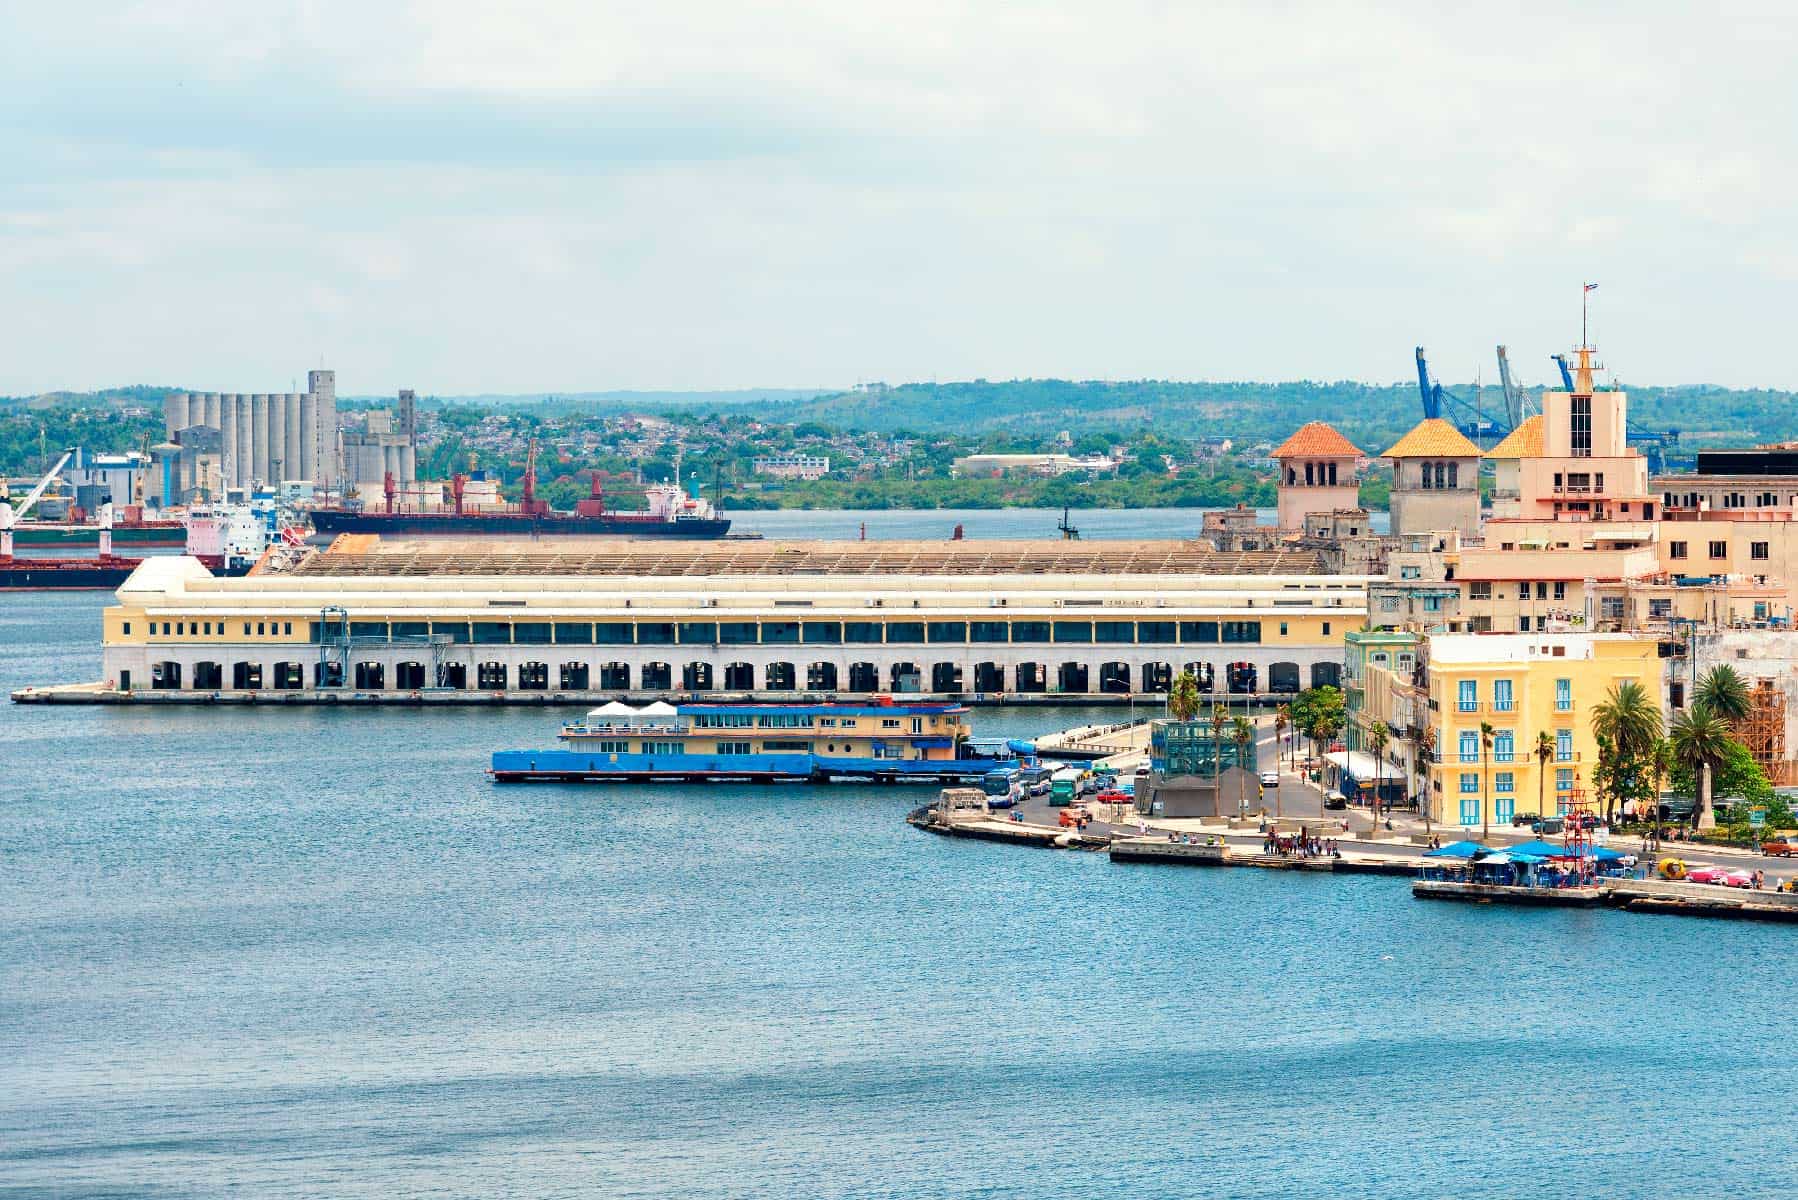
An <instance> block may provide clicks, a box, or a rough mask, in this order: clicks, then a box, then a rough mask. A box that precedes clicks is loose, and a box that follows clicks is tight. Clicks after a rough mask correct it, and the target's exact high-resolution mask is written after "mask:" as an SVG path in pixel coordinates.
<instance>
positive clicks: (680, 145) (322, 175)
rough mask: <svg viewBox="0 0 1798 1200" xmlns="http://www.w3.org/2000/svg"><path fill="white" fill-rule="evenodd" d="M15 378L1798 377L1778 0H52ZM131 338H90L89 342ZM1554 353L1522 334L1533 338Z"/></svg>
mask: <svg viewBox="0 0 1798 1200" xmlns="http://www.w3.org/2000/svg"><path fill="white" fill-rule="evenodd" d="M13 25H14V26H15V27H14V28H13V29H11V30H10V33H11V42H12V45H13V47H14V48H15V49H16V50H18V51H19V53H18V54H16V55H15V58H16V60H17V63H18V69H17V70H16V71H14V72H12V73H11V74H9V76H8V77H7V79H6V80H5V82H0V89H4V92H3V93H0V101H3V102H4V111H5V112H7V113H9V114H11V115H10V116H6V117H0V120H3V121H6V122H7V123H6V124H4V125H0V185H4V186H0V269H3V273H0V314H3V315H5V316H6V317H7V318H8V320H9V323H10V324H11V325H12V326H13V328H14V329H15V330H16V331H18V332H20V333H21V334H22V335H23V337H22V340H21V341H20V342H19V343H18V345H19V346H21V347H24V348H25V352H24V353H13V354H10V355H8V356H6V358H5V359H4V360H0V390H5V391H18V390H27V389H38V388H49V387H83V386H94V385H100V384H105V383H113V382H119V381H121V380H166V381H169V382H182V383H188V384H191V385H193V386H208V387H218V388H242V389H253V388H255V387H258V386H268V387H273V386H277V385H278V384H279V383H280V381H281V380H282V379H284V378H286V377H287V376H288V375H289V374H291V373H292V372H294V371H298V370H303V369H304V367H305V366H307V365H311V364H313V363H314V362H315V361H316V360H317V358H318V357H319V356H323V357H324V358H325V359H328V360H329V361H330V362H331V363H332V364H333V365H335V366H336V367H337V368H338V370H339V376H340V379H341V380H342V381H343V386H344V387H345V388H346V389H348V390H352V391H385V390H391V389H392V388H395V387H399V386H418V387H422V388H428V389H432V390H439V391H457V390H524V389H535V388H554V389H573V388H597V387H612V386H617V387H627V386H628V387H657V386H667V387H697V386H734V385H748V384H785V383H795V384H813V383H816V384H830V383H844V382H848V381H850V380H853V379H856V378H868V377H886V378H906V377H929V376H932V375H934V376H936V377H940V378H949V377H967V376H976V375H984V376H988V377H1002V376H1007V375H1013V374H1017V375H1048V374H1064V375H1073V376H1110V377H1120V376H1167V377H1213V378H1216V377H1282V378H1287V377H1296V376H1311V377H1327V378H1338V377H1361V378H1371V379H1396V378H1402V377H1403V376H1404V375H1405V373H1406V372H1407V370H1408V368H1409V354H1410V347H1411V346H1412V345H1413V344H1415V343H1416V342H1419V341H1423V342H1427V343H1429V344H1430V345H1431V347H1432V353H1433V356H1434V359H1435V362H1436V363H1437V364H1438V365H1439V371H1440V373H1442V374H1444V375H1445V376H1446V377H1449V378H1456V377H1470V376H1471V375H1472V374H1473V372H1474V370H1476V369H1479V368H1481V367H1485V368H1486V370H1487V373H1488V374H1490V364H1489V363H1488V361H1487V360H1488V358H1489V356H1490V352H1491V346H1492V344H1493V343H1494V342H1496V341H1500V340H1503V341H1506V342H1507V343H1509V344H1510V345H1511V346H1512V349H1513V353H1514V354H1515V355H1517V356H1518V362H1519V365H1520V366H1521V367H1522V368H1523V370H1524V372H1525V374H1526V377H1532V378H1535V379H1542V378H1546V376H1547V375H1548V373H1549V369H1548V367H1547V357H1546V356H1547V354H1548V353H1549V352H1550V351H1551V350H1553V349H1557V348H1560V347H1561V346H1563V345H1565V344H1566V343H1567V342H1568V341H1570V340H1571V339H1572V338H1573V337H1574V336H1575V334H1576V330H1575V328H1574V323H1575V322H1576V320H1577V307H1578V306H1577V303H1576V302H1575V301H1576V300H1577V287H1578V283H1579V282H1580V281H1581V280H1583V279H1586V278H1598V279H1601V280H1602V281H1604V282H1605V284H1606V286H1605V288H1604V290H1603V291H1602V292H1601V293H1600V298H1601V299H1600V303H1601V307H1602V309H1603V311H1604V323H1603V325H1602V327H1601V328H1602V329H1603V331H1604V332H1605V334H1606V336H1607V346H1606V350H1607V357H1608V358H1609V359H1610V361H1611V362H1613V363H1614V364H1616V365H1617V367H1618V368H1619V370H1620V371H1622V372H1623V373H1624V374H1625V375H1626V376H1627V377H1629V378H1633V379H1640V380H1656V381H1677V380H1699V379H1709V380H1715V381H1719V382H1737V383H1761V384H1769V385H1788V386H1789V385H1793V384H1798V369H1795V368H1794V367H1793V366H1792V365H1791V363H1790V361H1789V357H1788V356H1786V355H1785V354H1784V353H1783V349H1784V342H1783V329H1782V327H1781V326H1780V325H1779V324H1776V322H1778V321H1779V318H1780V315H1781V313H1782V312H1783V308H1784V305H1783V304H1781V303H1780V302H1779V301H1780V300H1781V299H1782V296H1781V294H1780V289H1782V288H1784V287H1785V286H1788V285H1789V281H1790V278H1791V274H1792V272H1791V267H1790V264H1791V263H1792V262H1794V261H1798V239H1795V238H1794V235H1793V233H1792V231H1791V228H1790V224H1789V222H1788V221H1787V220H1786V219H1785V216H1786V209H1787V207H1789V205H1788V203H1787V201H1786V200H1785V197H1787V196H1789V195H1791V194H1792V192H1793V189H1794V185H1795V184H1798V178H1794V176H1795V175H1798V172H1795V170H1794V163H1793V160H1792V152H1791V150H1790V149H1789V147H1790V146H1792V145H1793V144H1794V138H1793V136H1792V135H1793V133H1794V129H1793V122H1794V117H1793V112H1792V106H1791V105H1790V103H1789V95H1788V93H1789V85H1788V83H1787V67H1786V64H1787V62H1788V61H1789V57H1790V54H1791V50H1792V42H1793V33H1794V19H1793V18H1792V17H1791V16H1789V15H1788V14H1787V13H1786V12H1784V11H1783V10H1778V9H1768V10H1764V11H1753V10H1746V9H1726V10H1724V11H1723V12H1720V13H1715V14H1707V15H1706V16H1705V17H1704V18H1703V19H1698V18H1695V17H1692V16H1688V15H1687V14H1686V12H1685V11H1684V10H1682V9H1679V8H1671V7H1669V8H1666V9H1659V8H1657V7H1655V6H1632V7H1630V8H1628V9H1618V10H1616V12H1615V13H1614V14H1607V13H1605V12H1604V11H1602V10H1598V9H1582V10H1580V11H1578V12H1569V11H1567V10H1565V9H1564V8H1561V9H1556V8H1541V9H1538V10H1536V11H1528V10H1526V11H1523V12H1520V13H1516V14H1514V15H1507V16H1506V17H1505V18H1504V19H1502V20H1495V19H1494V18H1493V16H1492V14H1491V13H1490V12H1487V11H1474V10H1469V11H1468V12H1467V13H1466V15H1459V14H1457V13H1453V12H1450V11H1448V10H1445V9H1443V8H1441V7H1440V6H1421V5H1419V6H1413V7H1409V8H1407V9H1403V10H1398V9H1393V8H1391V7H1388V8H1383V9H1380V10H1359V11H1356V10H1351V9H1347V8H1344V7H1342V6H1329V5H1278V6H1273V5H1265V6H1264V5H1241V6H1223V5H1206V6H1191V5H1172V4H1159V3H1134V4H1132V3H1124V4H1090V5H1085V4H1083V5H1046V4H1037V5H1003V6H1000V5H973V6H963V5H951V4H943V3H936V4H930V3H914V4H896V3H890V4H889V3H882V4H873V3H863V4H856V5H842V4H821V3H820V4H805V5H783V6H777V7H772V8H771V7H768V6H748V5H735V4H721V3H707V4H663V5H623V4H619V5H591V4H574V3H569V4H534V5H508V6H495V5H490V4H476V3H466V4H461V3H454V4H452V3H431V4H419V5H415V6H410V7H404V6H379V5H368V4H365V3H363V4H351V3H334V2H333V3H322V2H321V3H305V4H292V5H286V6H280V5H272V4H271V5H232V4H215V3H203V2H198V0H190V2H187V3H169V2H166V0H165V2H161V3H156V4H149V5H143V6H141V7H139V8H136V9H132V10H129V11H127V12H126V13H124V14H123V15H120V14H118V13H116V12H113V11H111V10H109V9H107V8H103V7H96V8H91V9H86V10H83V9H82V8H81V7H80V6H74V7H72V8H71V7H69V6H46V5H39V6H31V7H29V8H28V9H25V10H23V11H22V12H21V13H19V14H18V19H17V21H15V22H13ZM99 332H103V333H104V336H96V334H97V333H99ZM1532 363H1539V364H1540V365H1541V370H1539V371H1532V370H1531V368H1530V365H1529V364H1532Z"/></svg>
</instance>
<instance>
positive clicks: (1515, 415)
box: [1498, 346, 1523, 429]
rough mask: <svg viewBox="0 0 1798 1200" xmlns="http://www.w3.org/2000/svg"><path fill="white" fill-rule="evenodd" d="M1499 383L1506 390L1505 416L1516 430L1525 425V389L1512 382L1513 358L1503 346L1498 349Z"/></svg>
mask: <svg viewBox="0 0 1798 1200" xmlns="http://www.w3.org/2000/svg"><path fill="white" fill-rule="evenodd" d="M1498 381H1499V383H1500V384H1501V385H1502V386H1503V387H1504V390H1505V415H1506V416H1508V417H1510V418H1511V428H1512V429H1515V428H1517V426H1519V425H1521V424H1522V423H1523V389H1522V388H1520V387H1518V386H1517V385H1516V384H1515V383H1513V382H1512V381H1511V356H1510V354H1509V353H1507V352H1506V350H1505V348H1504V347H1503V346H1500V347H1499V348H1498Z"/></svg>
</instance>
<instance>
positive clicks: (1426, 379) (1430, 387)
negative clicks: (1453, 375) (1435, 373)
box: [1417, 346, 1442, 420]
mask: <svg viewBox="0 0 1798 1200" xmlns="http://www.w3.org/2000/svg"><path fill="white" fill-rule="evenodd" d="M1417 390H1418V392H1420V393H1421V394H1422V395H1423V415H1424V418H1425V419H1426V420H1434V419H1435V418H1437V417H1440V416H1441V415H1442V385H1441V384H1439V383H1431V382H1430V364H1429V363H1427V362H1425V361H1424V358H1423V347H1422V346H1419V347H1418V348H1417Z"/></svg>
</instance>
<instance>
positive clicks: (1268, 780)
mask: <svg viewBox="0 0 1798 1200" xmlns="http://www.w3.org/2000/svg"><path fill="white" fill-rule="evenodd" d="M1261 786H1262V787H1279V786H1280V773H1279V772H1278V771H1263V772H1261Z"/></svg>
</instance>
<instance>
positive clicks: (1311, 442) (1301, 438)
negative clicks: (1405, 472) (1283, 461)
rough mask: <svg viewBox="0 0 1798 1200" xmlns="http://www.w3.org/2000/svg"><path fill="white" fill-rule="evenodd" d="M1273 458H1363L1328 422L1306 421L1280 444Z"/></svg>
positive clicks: (1363, 455) (1353, 444) (1352, 444)
mask: <svg viewBox="0 0 1798 1200" xmlns="http://www.w3.org/2000/svg"><path fill="white" fill-rule="evenodd" d="M1273 457H1275V458H1365V457H1367V456H1366V455H1365V454H1363V453H1361V451H1360V450H1359V449H1357V448H1356V446H1355V443H1353V442H1351V441H1349V440H1348V439H1347V438H1345V437H1343V436H1342V434H1340V433H1338V432H1337V430H1336V427H1335V426H1334V425H1332V424H1330V423H1329V422H1328V421H1307V422H1305V423H1304V424H1303V425H1301V426H1299V427H1298V430H1297V432H1295V433H1294V434H1293V435H1292V436H1291V437H1289V438H1287V439H1286V440H1285V441H1284V442H1282V443H1280V448H1279V449H1278V450H1275V451H1274V453H1273Z"/></svg>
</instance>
